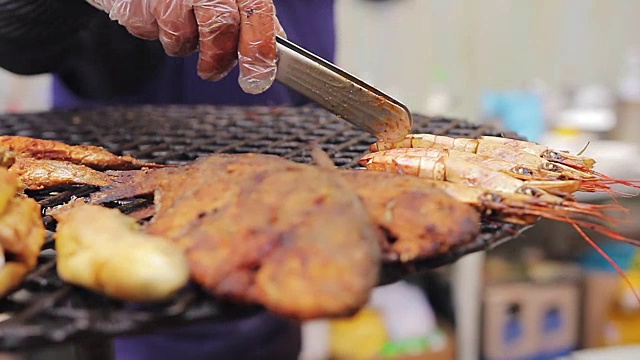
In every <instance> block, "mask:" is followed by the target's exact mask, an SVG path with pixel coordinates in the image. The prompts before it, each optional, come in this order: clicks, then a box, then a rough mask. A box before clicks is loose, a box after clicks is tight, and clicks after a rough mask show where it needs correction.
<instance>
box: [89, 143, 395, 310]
mask: <svg viewBox="0 0 640 360" xmlns="http://www.w3.org/2000/svg"><path fill="white" fill-rule="evenodd" d="M111 174H112V176H113V177H114V184H113V185H111V186H109V187H106V188H105V189H104V190H103V191H102V192H98V193H95V194H94V196H93V197H92V200H93V202H97V203H104V202H106V201H111V200H116V199H121V198H127V197H131V196H135V195H140V194H149V193H154V194H155V196H154V199H155V204H156V214H155V216H154V217H153V218H152V220H151V221H150V222H149V223H148V225H147V227H146V229H145V231H146V233H147V234H150V235H154V236H162V237H166V238H168V239H171V240H172V241H173V242H175V243H176V244H178V245H179V246H180V247H181V248H182V249H184V251H186V253H187V258H188V261H189V266H190V270H191V275H192V277H193V278H194V279H195V281H196V282H197V283H199V284H200V285H201V286H203V287H204V288H206V289H208V290H209V291H211V292H212V293H213V294H215V295H217V296H219V297H222V298H228V299H232V300H235V301H240V302H249V303H259V304H263V305H265V306H266V307H267V308H268V309H270V310H272V311H274V312H277V313H280V314H283V315H288V316H291V317H295V318H299V319H305V318H314V317H319V316H323V317H324V316H339V315H345V314H350V313H352V312H353V311H355V310H357V309H359V308H360V307H361V306H362V305H363V304H364V303H365V302H366V301H367V299H368V297H369V293H370V291H371V289H372V288H373V287H374V286H375V285H376V282H377V279H378V272H379V268H380V247H379V243H381V242H382V241H383V235H382V233H381V232H380V231H379V230H378V229H377V227H376V226H375V225H374V224H373V222H372V221H371V219H370V218H369V216H368V214H367V212H366V209H365V208H364V207H363V205H362V203H361V202H360V201H359V199H358V197H357V196H356V194H355V193H354V192H353V191H351V189H350V188H349V186H348V185H347V184H345V183H344V182H343V181H341V180H340V179H336V178H334V177H332V176H329V175H328V174H326V173H325V172H323V171H322V170H321V169H319V168H316V167H314V166H310V165H303V164H297V163H293V162H291V161H287V160H284V159H282V158H279V157H276V156H267V155H217V156H210V157H207V158H203V159H201V160H198V161H196V162H195V163H193V164H191V165H187V166H183V167H179V168H165V169H153V170H142V171H129V172H123V173H117V172H112V173H111Z"/></svg>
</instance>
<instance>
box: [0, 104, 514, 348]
mask: <svg viewBox="0 0 640 360" xmlns="http://www.w3.org/2000/svg"><path fill="white" fill-rule="evenodd" d="M414 131H415V132H423V133H433V134H441V135H448V136H464V137H477V136H479V135H494V136H501V135H502V136H507V137H511V138H517V136H516V134H514V133H502V132H501V131H499V130H496V129H495V128H492V127H489V126H479V125H475V124H471V123H468V122H466V121H463V120H457V119H446V118H427V117H424V116H420V115H415V116H414ZM0 134H2V135H22V136H31V137H36V138H44V139H52V140H59V141H63V142H66V143H68V144H91V145H99V146H103V147H105V148H107V149H108V150H110V151H111V152H114V153H116V154H131V155H133V156H134V157H136V158H138V159H141V160H146V161H153V162H158V163H166V164H183V163H186V162H189V161H192V160H194V159H196V158H198V157H200V156H204V155H208V154H212V153H246V152H254V153H262V154H274V155H279V156H282V157H284V158H287V159H290V160H294V161H298V162H310V161H311V157H310V152H309V148H310V147H309V145H310V144H311V143H314V142H315V143H318V144H319V145H320V146H321V147H322V148H323V149H324V150H325V151H326V152H327V153H328V154H329V155H330V156H331V158H332V159H333V160H334V162H335V163H336V165H338V166H340V167H343V168H353V167H356V165H357V163H356V161H357V160H358V159H359V158H360V157H361V156H362V155H363V154H364V153H365V152H367V150H368V146H369V144H371V143H372V142H373V141H375V139H374V138H373V137H372V136H370V135H369V134H366V133H363V132H362V131H359V130H357V129H356V128H354V127H353V126H352V125H350V124H349V123H347V122H345V121H343V120H340V119H338V118H336V117H335V116H333V115H331V114H330V113H328V112H326V111H324V110H322V109H318V108H314V107H302V108H272V107H215V106H161V107H154V106H146V107H111V108H103V109H98V110H81V111H58V112H47V113H36V114H19V115H4V116H0ZM93 190H94V189H92V188H90V187H86V186H84V187H70V188H66V189H58V190H57V191H53V192H35V193H31V194H30V195H32V196H33V197H34V198H36V199H37V200H39V201H40V203H41V205H42V206H43V208H45V209H46V208H47V207H50V206H55V205H59V204H62V203H64V202H65V201H67V200H69V199H70V198H71V197H72V196H84V195H86V194H88V193H90V192H91V191H93ZM115 205H116V206H119V207H120V209H121V210H123V211H125V212H126V211H129V210H135V209H136V207H137V206H138V205H140V203H135V202H134V203H118V204H115ZM44 220H45V224H46V225H47V227H48V228H49V229H50V230H53V228H54V227H55V224H54V223H53V221H52V220H51V219H50V218H49V217H45V218H44ZM522 230H523V229H522V228H519V227H515V226H512V225H507V224H502V223H484V224H483V231H482V234H481V235H480V236H479V237H478V239H477V240H476V241H475V242H474V243H472V244H469V245H466V246H464V247H460V248H457V249H453V250H451V251H450V252H449V253H446V254H442V255H440V256H437V257H435V258H430V259H425V260H422V261H420V262H416V263H412V264H409V265H407V264H405V265H399V264H389V265H385V268H384V271H383V275H382V278H381V283H387V282H390V281H394V280H396V279H398V278H399V277H401V276H403V275H405V274H407V273H411V272H415V271H419V270H422V269H428V268H433V267H437V266H441V265H444V264H447V263H451V262H453V261H455V260H456V259H458V258H459V257H460V256H462V255H464V254H467V253H470V252H473V251H478V250H481V249H486V248H488V247H490V246H492V245H495V244H497V243H498V242H500V241H504V240H506V239H508V238H511V237H513V236H515V235H517V233H518V232H519V231H522ZM51 248H52V242H51V240H50V239H49V241H48V242H47V246H45V249H46V250H44V251H43V253H42V256H41V261H40V264H39V266H38V268H37V269H36V270H35V271H34V272H32V273H31V274H30V275H28V276H27V278H26V279H25V281H24V282H23V284H22V285H21V287H20V288H19V289H18V290H17V291H16V292H14V293H13V294H12V295H10V296H9V297H7V298H5V299H4V300H1V301H0V309H1V310H0V316H8V319H7V320H5V321H2V318H0V350H11V349H19V348H26V347H31V346H38V345H47V344H51V343H60V342H65V341H75V340H79V339H86V338H95V337H104V336H116V335H122V334H133V333H140V332H144V331H148V330H149V329H155V328H158V327H162V326H171V325H180V324H185V323H187V322H191V321H197V320H205V319H209V320H211V319H217V320H224V319H228V318H235V317H239V316H248V315H250V314H253V313H255V312H256V311H259V310H260V309H259V308H257V307H239V306H235V305H231V304H225V303H222V302H219V301H216V300H215V299H213V298H212V297H211V296H209V295H206V294H203V293H202V292H201V291H200V290H199V289H197V288H195V287H190V288H188V289H185V290H184V291H182V292H181V293H180V294H178V295H176V296H175V297H174V298H173V299H172V300H171V301H169V302H167V303H164V304H155V305H153V306H148V307H140V306H136V307H134V306H131V305H130V304H125V303H122V302H118V301H114V300H110V299H107V298H105V297H102V296H99V295H96V294H92V293H90V292H88V291H84V290H82V289H79V288H75V287H73V286H70V285H68V284H65V283H63V282H62V281H61V280H60V279H59V278H58V277H57V275H56V272H55V254H54V253H53V251H52V250H51ZM2 313H4V314H2Z"/></svg>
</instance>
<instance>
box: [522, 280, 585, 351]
mask: <svg viewBox="0 0 640 360" xmlns="http://www.w3.org/2000/svg"><path fill="white" fill-rule="evenodd" d="M531 301H532V305H531V306H532V307H533V312H534V313H535V322H536V323H535V328H536V329H537V331H538V334H537V336H536V339H537V340H538V341H539V346H538V349H539V353H538V358H540V359H555V358H556V357H557V356H562V355H568V354H570V353H571V352H572V351H573V350H575V349H576V348H577V347H578V341H579V340H578V337H579V330H578V328H579V322H580V291H579V289H578V286H577V285H572V284H555V285H554V284H549V285H538V286H536V290H535V294H534V296H533V298H532V299H531Z"/></svg>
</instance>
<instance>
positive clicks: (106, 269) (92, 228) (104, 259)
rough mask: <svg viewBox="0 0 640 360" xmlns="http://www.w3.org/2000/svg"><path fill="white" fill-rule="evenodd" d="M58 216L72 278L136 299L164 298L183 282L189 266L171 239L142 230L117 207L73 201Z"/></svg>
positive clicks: (62, 264) (66, 270)
mask: <svg viewBox="0 0 640 360" xmlns="http://www.w3.org/2000/svg"><path fill="white" fill-rule="evenodd" d="M53 216H54V217H55V218H56V219H57V220H58V221H59V223H58V229H57V232H56V235H55V238H56V251H57V252H58V264H57V270H58V275H60V277H61V278H62V279H63V280H65V281H67V282H69V283H72V284H75V285H78V286H81V287H85V288H87V289H90V290H93V291H96V292H100V293H104V294H105V295H108V296H111V297H114V298H117V299H121V300H125V301H133V302H152V301H162V300H165V299H167V298H169V297H170V296H172V295H173V294H174V293H175V292H176V291H178V290H180V289H181V288H182V287H184V286H185V285H186V284H187V282H188V280H189V268H188V265H187V259H186V256H185V254H184V253H183V251H182V250H181V249H180V248H179V247H178V246H177V245H175V244H173V243H171V242H169V241H168V240H166V239H164V238H162V237H158V236H151V235H147V234H144V233H142V232H139V231H138V230H139V225H138V223H137V222H136V220H135V219H133V218H130V217H129V216H127V215H124V214H122V213H121V212H120V211H118V210H116V209H108V208H105V207H102V206H96V205H89V204H84V203H78V204H74V205H73V206H70V207H68V208H66V209H64V210H62V211H59V212H56V213H54V214H53Z"/></svg>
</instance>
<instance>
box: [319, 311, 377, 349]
mask: <svg viewBox="0 0 640 360" xmlns="http://www.w3.org/2000/svg"><path fill="white" fill-rule="evenodd" d="M386 342H387V330H386V328H385V324H384V319H383V318H382V316H381V315H380V314H379V313H378V312H377V311H375V310H373V309H371V308H364V309H362V310H361V311H359V312H358V313H357V314H356V315H354V316H353V317H350V318H346V319H337V320H332V321H331V355H332V358H333V359H335V360H347V359H349V360H358V359H375V358H377V357H379V355H380V352H381V350H382V348H383V347H384V345H385V344H386Z"/></svg>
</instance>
